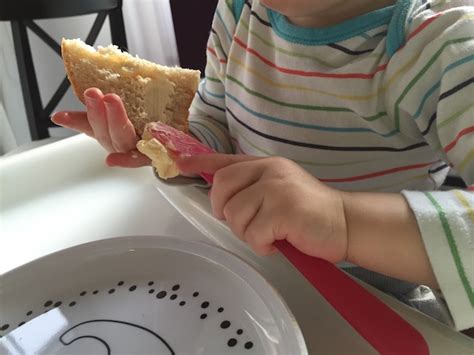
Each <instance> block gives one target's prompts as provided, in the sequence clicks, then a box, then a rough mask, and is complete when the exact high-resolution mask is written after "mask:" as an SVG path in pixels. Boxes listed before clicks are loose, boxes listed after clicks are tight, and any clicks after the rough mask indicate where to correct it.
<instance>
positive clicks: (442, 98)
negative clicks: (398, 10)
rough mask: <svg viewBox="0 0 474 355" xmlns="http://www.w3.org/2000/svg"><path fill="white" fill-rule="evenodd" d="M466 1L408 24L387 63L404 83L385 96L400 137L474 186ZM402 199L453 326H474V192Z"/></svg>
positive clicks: (473, 79) (473, 81)
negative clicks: (411, 139)
mask: <svg viewBox="0 0 474 355" xmlns="http://www.w3.org/2000/svg"><path fill="white" fill-rule="evenodd" d="M468 3H469V2H468V1H448V2H445V1H443V2H441V1H435V2H431V3H430V6H429V7H426V6H422V7H421V8H420V9H418V10H416V11H415V14H414V16H412V17H411V19H410V20H409V21H407V26H406V34H405V38H406V39H405V42H404V46H403V47H401V48H400V49H399V50H398V51H397V52H395V53H394V54H393V56H392V58H391V62H390V66H391V70H392V72H400V73H402V75H403V80H398V81H397V82H396V83H395V84H394V85H392V86H391V87H390V88H389V90H387V96H386V98H387V101H388V102H389V103H390V111H391V112H393V115H394V120H395V122H396V123H397V125H398V127H400V130H401V133H404V134H410V135H414V134H417V135H419V137H420V140H424V141H425V142H426V143H427V144H428V145H429V146H430V148H431V149H432V150H433V151H435V152H436V153H437V155H438V156H439V159H440V160H442V161H444V162H446V163H447V164H449V165H450V166H451V167H452V168H453V169H454V170H455V171H456V172H457V173H458V174H459V175H460V176H462V178H463V179H464V181H465V182H466V184H467V185H470V184H473V183H474V99H473V98H474V7H473V6H463V7H461V5H467V4H468ZM402 33H403V32H402ZM407 63H409V64H407ZM441 175H442V174H441ZM434 176H435V177H434V178H436V174H434ZM438 184H439V182H438ZM403 195H404V197H405V198H406V200H407V202H408V204H409V205H410V207H411V210H412V211H413V214H414V215H415V216H416V220H417V224H418V228H419V230H420V233H421V236H422V240H423V244H424V247H425V249H426V252H427V255H428V257H429V260H430V263H431V265H432V268H433V271H434V274H435V276H436V280H437V282H438V285H439V286H440V289H441V291H442V292H443V294H444V296H445V298H446V301H447V303H448V306H449V309H450V311H451V314H452V316H453V320H454V323H455V325H456V327H457V328H458V329H463V328H469V327H473V326H474V193H473V192H469V191H437V192H419V191H403ZM388 233H390V232H388Z"/></svg>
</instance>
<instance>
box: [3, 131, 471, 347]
mask: <svg viewBox="0 0 474 355" xmlns="http://www.w3.org/2000/svg"><path fill="white" fill-rule="evenodd" d="M104 157H105V154H104V153H103V152H102V150H101V149H100V148H99V147H98V145H96V144H95V142H93V141H92V140H91V139H89V138H87V137H85V136H83V135H79V136H76V137H72V138H69V139H66V140H64V141H60V142H57V143H53V144H50V145H48V146H44V147H40V148H37V149H35V150H33V151H30V152H26V153H21V154H19V155H17V156H13V157H9V158H3V159H1V158H0V188H1V191H0V193H1V213H0V218H1V221H0V222H1V236H2V237H1V238H2V242H1V243H2V248H0V274H2V273H4V272H6V271H8V270H11V269H13V268H15V267H18V266H20V265H22V264H25V263H27V262H30V261H31V260H33V259H35V258H38V257H40V256H43V255H46V254H49V253H51V252H54V251H57V250H60V249H64V248H68V247H70V246H73V245H77V244H80V243H84V242H89V241H93V240H99V239H103V238H109V237H115V236H125V235H148V236H154V235H165V236H174V237H181V238H183V237H184V238H191V239H193V240H194V239H196V240H202V241H208V242H209V239H208V238H207V237H206V236H204V235H203V234H201V233H199V232H198V231H197V230H196V229H195V228H194V227H192V226H191V225H190V224H189V223H188V222H187V221H186V220H185V219H184V218H183V217H181V216H180V215H179V214H178V213H177V212H176V211H175V210H174V209H173V208H172V207H171V206H170V205H169V204H168V203H167V202H166V200H165V199H164V198H162V197H161V196H160V194H159V193H158V192H157V191H156V189H155V188H154V187H153V184H154V183H155V180H154V177H153V174H152V173H151V170H150V169H149V168H143V169H138V170H126V169H118V168H117V169H111V168H107V167H105V166H104V163H103V159H104ZM176 191H177V190H176ZM193 191H195V190H193ZM196 192H197V191H196ZM197 193H198V192H197ZM199 193H200V192H199ZM200 194H201V195H202V193H200ZM185 197H186V196H185ZM204 197H205V195H204ZM175 201H176V200H175ZM175 203H176V202H175ZM190 203H191V204H192V202H190ZM194 207H195V209H194V211H195V214H194V218H195V219H199V220H200V221H201V222H200V223H201V224H202V223H204V222H203V221H206V219H205V216H206V212H205V211H204V210H203V209H202V206H199V204H197V205H196V206H194ZM208 228H214V229H215V228H219V225H218V224H215V223H214V224H213V225H211V223H210V222H209V225H208ZM223 233H224V231H223ZM214 242H216V243H217V244H220V245H224V246H225V247H226V248H228V249H230V250H231V251H233V252H235V253H236V254H238V255H239V256H240V257H242V258H243V259H244V260H245V261H247V262H249V263H250V264H251V265H252V266H254V267H256V268H257V269H258V270H259V271H260V272H262V274H263V275H264V276H267V278H268V279H270V281H271V283H272V284H273V285H274V286H275V287H276V288H277V290H278V291H279V292H280V293H281V294H282V295H283V297H284V298H285V301H286V302H287V303H288V304H289V306H290V309H291V310H292V312H293V313H294V314H295V317H296V319H297V321H298V323H299V324H300V327H301V329H302V331H303V335H304V336H305V341H306V343H307V346H308V349H309V353H310V354H314V353H321V354H328V353H331V354H375V351H373V349H372V348H370V347H369V346H368V345H367V344H366V342H365V341H364V340H363V339H361V338H360V337H359V336H358V334H356V333H355V332H354V331H353V330H352V328H351V327H350V326H349V325H348V324H347V323H346V322H345V321H344V320H343V319H342V318H341V317H340V316H339V315H338V314H337V313H336V312H334V311H333V309H332V308H331V307H329V306H328V304H327V303H326V302H325V301H324V300H323V299H322V298H321V296H320V295H319V294H318V293H317V292H316V291H315V290H314V289H313V288H312V286H311V285H309V284H308V283H307V282H306V281H305V280H304V279H303V278H302V277H301V276H300V275H299V274H298V273H297V272H296V271H295V270H294V269H293V268H292V267H291V266H290V265H289V264H288V263H286V262H285V261H284V259H282V258H281V257H279V256H275V257H272V258H268V259H267V258H266V259H265V260H260V258H257V257H255V256H253V254H251V253H249V251H248V250H245V247H244V246H242V245H241V244H239V243H240V242H238V241H237V240H236V239H235V238H233V237H231V236H229V235H228V234H225V233H224V234H222V235H221V237H220V238H219V240H214ZM268 275H270V276H272V275H273V278H274V279H273V280H272V279H271V278H270V277H268ZM369 289H370V290H371V292H374V293H375V294H376V295H377V296H379V297H380V298H382V299H383V300H384V301H385V302H386V303H387V304H389V305H390V306H391V307H392V308H393V309H395V310H396V311H397V312H398V313H400V314H401V315H402V316H403V317H404V318H405V319H407V320H408V321H409V322H410V323H412V324H413V325H414V326H415V327H416V328H417V329H419V330H420V331H421V332H422V334H423V335H424V336H425V338H426V339H427V341H428V343H429V346H430V349H431V353H432V354H434V355H436V354H440V355H444V354H471V355H472V349H473V346H474V342H473V341H472V340H470V339H468V338H467V337H464V336H462V335H460V334H458V333H455V332H454V331H452V330H450V329H448V328H446V327H444V326H442V325H440V324H438V323H436V322H434V321H432V320H430V319H428V318H427V317H425V316H423V315H421V314H419V313H417V312H415V311H413V310H411V309H408V307H405V306H403V305H401V304H400V303H399V302H396V301H394V300H393V299H392V298H390V297H387V296H385V295H382V294H380V293H379V292H377V291H375V290H373V289H371V288H370V287H369ZM341 292H342V291H341ZM348 297H350V295H348Z"/></svg>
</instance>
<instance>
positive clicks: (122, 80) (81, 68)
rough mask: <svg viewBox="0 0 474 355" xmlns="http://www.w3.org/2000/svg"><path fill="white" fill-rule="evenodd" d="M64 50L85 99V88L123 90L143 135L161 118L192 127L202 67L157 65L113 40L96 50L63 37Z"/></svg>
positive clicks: (184, 127) (73, 79)
mask: <svg viewBox="0 0 474 355" xmlns="http://www.w3.org/2000/svg"><path fill="white" fill-rule="evenodd" d="M61 50H62V57H63V61H64V65H65V67H66V72H67V76H68V78H69V80H70V82H71V85H72V88H73V90H74V93H75V94H76V96H77V97H78V98H79V100H80V101H81V102H82V103H84V91H85V90H86V89H88V88H90V87H96V88H98V89H100V90H101V91H102V92H103V93H104V94H107V93H115V94H117V95H119V96H120V98H121V99H122V101H123V103H124V105H125V109H126V110H127V114H128V117H129V119H130V121H131V122H132V123H133V125H134V127H135V130H136V132H137V135H139V136H141V135H142V133H143V131H144V128H145V125H146V124H147V123H149V122H157V121H160V122H163V123H165V124H167V125H170V126H172V127H174V128H176V129H178V130H180V131H183V132H187V131H188V116H189V106H190V105H191V102H192V100H193V99H194V94H195V92H196V90H197V87H198V85H199V79H200V72H199V71H197V70H190V69H182V68H179V67H165V66H162V65H158V64H155V63H152V62H149V61H147V60H143V59H140V58H138V57H133V56H132V55H130V54H128V53H125V52H122V51H120V50H119V49H118V48H117V47H116V46H113V45H110V46H108V47H98V49H97V50H96V49H94V48H93V47H91V46H88V45H87V44H85V43H84V42H82V41H81V40H79V39H73V40H68V39H63V40H62V43H61Z"/></svg>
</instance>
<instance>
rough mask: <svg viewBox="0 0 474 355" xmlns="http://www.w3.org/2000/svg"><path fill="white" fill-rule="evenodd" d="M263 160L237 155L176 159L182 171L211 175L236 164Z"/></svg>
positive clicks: (200, 155) (208, 155)
mask: <svg viewBox="0 0 474 355" xmlns="http://www.w3.org/2000/svg"><path fill="white" fill-rule="evenodd" d="M258 159H262V158H259V157H253V156H249V155H235V154H218V153H215V154H199V155H195V156H192V157H181V158H178V159H176V164H177V165H178V168H179V170H180V171H182V172H185V173H190V174H200V173H209V174H214V173H215V172H217V171H218V170H220V169H223V168H225V167H227V166H229V165H233V164H236V163H241V162H246V161H253V160H258Z"/></svg>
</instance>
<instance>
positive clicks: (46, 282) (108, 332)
mask: <svg viewBox="0 0 474 355" xmlns="http://www.w3.org/2000/svg"><path fill="white" fill-rule="evenodd" d="M2 278H3V279H2V283H1V288H0V295H1V297H2V304H1V305H2V314H1V316H0V329H2V330H1V331H0V335H2V338H1V339H0V353H2V354H38V353H39V354H211V355H212V354H216V355H217V354H219V355H220V354H307V350H306V347H305V344H304V341H303V337H302V335H301V332H300V329H299V327H298V325H297V323H296V321H295V320H294V317H293V316H292V314H291V312H290V311H289V309H288V308H287V307H286V305H285V303H284V302H283V300H282V298H281V297H280V296H279V295H278V293H277V292H276V291H275V289H274V288H273V287H271V285H270V284H269V283H268V282H267V281H266V280H265V279H264V278H263V277H262V276H261V275H260V274H259V273H258V272H256V271H255V270H254V269H253V268H251V267H250V266H249V265H248V264H246V263H245V262H243V261H242V260H241V259H239V258H238V257H236V256H235V255H233V254H231V253H229V252H227V251H224V250H222V249H220V248H217V247H214V246H211V245H207V244H203V243H196V242H189V241H185V240H181V239H176V238H173V239H171V238H163V237H122V238H113V239H107V240H102V241H98V242H92V243H87V244H83V245H80V246H76V247H73V248H70V249H66V250H63V251H60V252H57V253H54V254H51V255H48V256H46V257H44V258H41V259H38V260H36V261H33V262H31V263H29V264H27V265H24V266H22V267H20V268H18V269H15V270H13V271H11V272H9V273H7V274H5V275H3V276H2Z"/></svg>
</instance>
